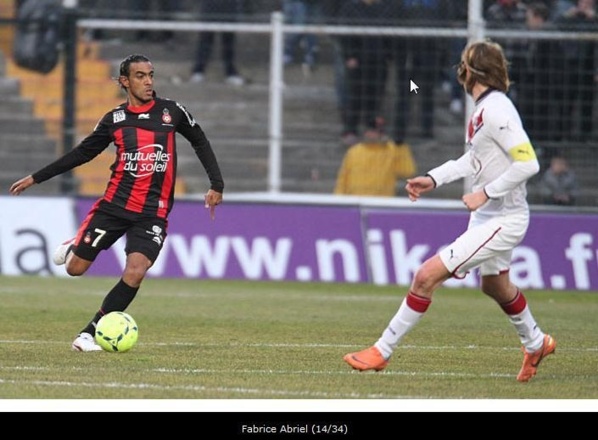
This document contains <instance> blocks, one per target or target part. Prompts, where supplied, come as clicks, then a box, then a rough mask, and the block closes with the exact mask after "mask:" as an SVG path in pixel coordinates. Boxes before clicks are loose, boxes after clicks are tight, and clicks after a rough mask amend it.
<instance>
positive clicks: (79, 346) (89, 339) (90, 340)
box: [72, 333, 102, 351]
mask: <svg viewBox="0 0 598 440" xmlns="http://www.w3.org/2000/svg"><path fill="white" fill-rule="evenodd" d="M72 347H73V350H75V351H102V347H100V346H99V345H98V344H96V341H95V339H94V337H93V336H91V335H90V334H89V333H81V334H80V335H79V336H77V339H75V340H74V341H73V345H72Z"/></svg>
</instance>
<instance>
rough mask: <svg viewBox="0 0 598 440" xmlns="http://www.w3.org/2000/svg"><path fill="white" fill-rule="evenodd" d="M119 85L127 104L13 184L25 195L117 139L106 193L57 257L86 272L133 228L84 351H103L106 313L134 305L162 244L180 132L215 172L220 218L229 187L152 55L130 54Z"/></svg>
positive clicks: (80, 343) (211, 202) (75, 272)
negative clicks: (163, 86) (159, 92)
mask: <svg viewBox="0 0 598 440" xmlns="http://www.w3.org/2000/svg"><path fill="white" fill-rule="evenodd" d="M118 84H119V86H120V87H121V88H122V89H123V90H124V91H125V92H126V94H127V101H126V102H125V103H123V104H121V105H120V106H118V107H116V108H115V109H113V110H110V111H109V112H108V113H106V114H105V115H104V117H103V118H102V119H101V120H100V121H99V122H98V124H97V125H96V127H95V129H94V131H93V132H92V133H91V134H90V135H89V136H87V137H86V138H85V139H83V140H82V141H81V142H80V143H79V145H77V146H76V147H75V148H74V149H72V150H71V151H69V152H67V153H66V154H64V155H63V156H62V157H60V158H59V159H57V160H56V161H54V162H52V163H51V164H49V165H47V166H46V167H44V168H42V169H41V170H39V171H37V172H35V173H33V174H31V175H28V176H26V177H24V178H22V179H20V180H18V181H17V182H15V183H14V184H12V185H11V187H10V193H11V194H13V195H19V194H20V193H22V192H23V191H24V190H26V189H27V188H29V187H30V186H31V185H33V184H36V183H42V182H44V181H46V180H48V179H50V178H52V177H54V176H57V175H59V174H62V173H64V172H66V171H69V170H71V169H73V168H75V167H77V166H79V165H82V164H84V163H86V162H89V161H90V160H92V159H93V158H95V157H96V156H97V155H99V154H100V153H101V152H102V151H104V150H105V149H106V148H107V147H108V146H109V145H110V144H114V146H115V147H116V157H115V160H114V163H113V164H112V166H111V170H112V174H111V176H110V180H109V181H108V184H107V186H106V191H105V192H104V195H103V196H102V197H101V198H100V199H98V200H97V202H96V203H95V204H94V206H93V207H92V209H91V210H90V212H89V214H88V215H87V217H86V218H85V220H84V221H83V223H82V224H81V225H80V227H79V230H78V231H77V235H76V236H75V237H74V238H73V239H71V240H69V241H67V242H65V243H64V244H63V245H61V246H60V247H59V248H58V249H57V250H56V253H55V254H54V262H55V263H56V264H66V271H67V273H68V274H69V275H71V276H79V275H83V274H84V273H85V272H86V271H87V270H88V269H89V267H90V266H91V265H92V264H93V262H94V260H95V259H96V257H97V256H98V254H99V253H100V252H101V251H102V250H105V249H108V248H110V247H111V246H112V245H113V244H114V242H116V241H117V240H118V239H119V238H120V237H122V236H123V235H125V234H126V238H127V244H126V247H125V252H126V254H127V258H126V265H125V269H124V271H123V274H122V277H121V279H120V280H119V281H118V283H117V284H116V285H115V286H114V287H113V289H112V290H111V291H110V292H108V294H107V295H106V297H105V298H104V301H103V302H102V305H101V307H100V309H99V310H98V312H97V313H96V314H95V316H94V317H93V318H92V320H91V321H90V322H89V323H88V324H87V326H86V327H85V328H83V329H82V330H81V332H80V333H79V335H78V336H77V338H76V339H75V341H74V342H73V344H72V348H73V349H74V350H77V351H97V350H101V348H100V347H99V346H98V345H97V344H96V343H95V341H94V335H95V326H96V323H97V322H98V321H99V319H100V318H101V317H102V316H103V315H105V314H106V313H109V312H112V311H124V310H125V309H126V308H127V307H128V306H129V304H130V303H131V302H132V301H133V299H134V298H135V295H136V294H137V291H138V290H139V287H140V285H141V282H142V281H143V279H144V277H145V275H146V273H147V271H148V270H149V268H150V267H151V266H152V264H153V263H154V262H155V261H156V258H157V257H158V255H159V253H160V250H161V249H162V246H163V244H164V239H165V238H166V235H167V234H166V229H167V226H168V214H169V213H170V211H171V209H172V206H173V202H174V190H175V182H176V165H177V152H176V142H175V139H176V134H177V133H180V134H181V135H182V136H184V137H185V139H187V140H188V141H189V143H190V144H191V146H192V147H193V149H194V150H195V153H196V154H197V157H198V158H199V160H200V162H201V164H202V165H203V167H204V169H205V171H206V173H207V175H208V178H209V180H210V189H209V190H208V192H207V193H206V195H205V198H204V201H205V207H206V208H207V209H209V211H210V216H211V218H212V219H213V218H214V211H215V207H216V206H217V205H219V204H220V203H221V202H222V192H223V189H224V182H223V179H222V174H221V172H220V167H219V165H218V161H217V159H216V156H215V154H214V151H213V149H212V147H211V144H210V142H209V140H208V139H207V137H206V135H205V133H204V131H203V130H202V129H201V127H200V126H199V124H198V123H197V122H196V121H195V119H194V118H193V116H191V115H190V114H189V112H188V111H187V110H186V109H185V107H184V106H183V105H181V104H179V103H178V102H175V101H172V100H169V99H163V98H160V97H157V96H156V93H155V91H154V67H153V65H152V63H151V61H150V60H149V59H148V58H147V57H146V56H144V55H139V54H133V55H130V56H128V57H127V58H125V59H124V60H123V61H122V62H121V64H120V72H119V78H118Z"/></svg>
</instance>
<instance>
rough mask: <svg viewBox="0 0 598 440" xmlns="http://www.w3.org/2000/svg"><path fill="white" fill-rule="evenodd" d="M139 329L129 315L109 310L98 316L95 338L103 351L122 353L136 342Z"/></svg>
mask: <svg viewBox="0 0 598 440" xmlns="http://www.w3.org/2000/svg"><path fill="white" fill-rule="evenodd" d="M138 336H139V329H138V327H137V323H136V322H135V320H134V319H133V317H132V316H131V315H129V314H128V313H125V312H110V313H107V314H105V315H104V316H102V317H101V318H100V320H99V321H98V324H97V326H96V335H95V340H96V342H97V343H98V345H99V346H100V347H102V348H103V349H104V350H105V351H109V352H118V353H123V352H125V351H129V350H130V349H131V348H133V346H134V345H135V344H136V343H137V338H138Z"/></svg>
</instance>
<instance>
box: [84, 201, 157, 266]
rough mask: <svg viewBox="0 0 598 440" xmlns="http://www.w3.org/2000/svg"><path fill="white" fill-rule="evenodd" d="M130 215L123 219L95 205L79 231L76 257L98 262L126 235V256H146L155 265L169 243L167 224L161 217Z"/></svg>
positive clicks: (123, 216) (124, 216)
mask: <svg viewBox="0 0 598 440" xmlns="http://www.w3.org/2000/svg"><path fill="white" fill-rule="evenodd" d="M127 214H128V215H122V216H121V215H118V214H116V213H111V212H107V211H105V210H102V209H98V207H97V205H94V207H93V208H92V210H91V211H90V212H89V214H87V217H86V218H85V220H83V223H82V224H81V226H80V227H79V230H78V231H77V237H76V239H75V246H74V247H73V252H74V254H75V255H77V256H78V257H80V258H83V259H85V260H88V261H94V260H95V259H96V257H97V256H98V254H99V253H100V252H101V251H103V250H105V249H108V248H110V246H112V245H113V244H114V243H115V242H116V241H117V240H118V239H119V238H120V237H122V236H123V235H125V234H126V237H127V244H126V246H125V253H126V254H127V255H129V254H130V253H132V252H139V253H142V254H143V255H145V256H146V257H147V258H148V259H149V260H150V261H151V262H152V263H154V262H155V261H156V259H157V258H158V255H159V254H160V250H161V249H162V246H163V244H164V240H165V239H166V226H167V221H166V220H165V219H163V218H158V217H142V216H135V215H131V214H130V213H127Z"/></svg>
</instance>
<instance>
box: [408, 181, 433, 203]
mask: <svg viewBox="0 0 598 440" xmlns="http://www.w3.org/2000/svg"><path fill="white" fill-rule="evenodd" d="M433 189H434V181H433V180H432V178H431V177H430V176H417V177H414V178H412V179H407V184H406V185H405V190H406V191H407V195H408V196H409V200H411V201H412V202H415V201H416V200H417V199H419V197H420V196H421V195H422V194H423V193H426V192H428V191H432V190H433Z"/></svg>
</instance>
